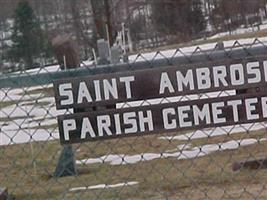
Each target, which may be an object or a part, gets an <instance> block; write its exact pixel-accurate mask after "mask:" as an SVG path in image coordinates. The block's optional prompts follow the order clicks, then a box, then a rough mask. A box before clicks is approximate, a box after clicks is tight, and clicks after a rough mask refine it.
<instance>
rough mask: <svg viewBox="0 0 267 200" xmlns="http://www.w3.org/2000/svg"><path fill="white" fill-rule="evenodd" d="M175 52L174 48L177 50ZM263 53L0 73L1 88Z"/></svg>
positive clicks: (262, 50) (238, 51)
mask: <svg viewBox="0 0 267 200" xmlns="http://www.w3.org/2000/svg"><path fill="white" fill-rule="evenodd" d="M177 51H178V50H177ZM263 55H267V46H265V45H263V44H262V45H260V46H258V45H257V46H251V47H247V48H245V47H242V46H241V47H240V46H239V47H237V48H231V49H225V50H215V49H213V50H210V51H195V52H193V53H192V54H191V55H184V56H183V55H181V56H174V57H171V58H159V59H152V60H145V61H136V62H129V63H119V64H115V65H99V66H86V67H81V68H76V69H69V70H64V71H58V72H47V73H39V74H38V73H36V74H29V73H20V74H3V75H1V76H0V89H1V88H18V87H31V86H37V85H45V84H50V83H52V82H53V81H55V80H58V79H63V78H71V77H82V76H87V75H96V74H106V73H115V72H123V71H135V70H140V69H147V68H156V67H163V66H172V65H181V64H193V63H199V62H208V61H222V60H225V59H233V60H234V59H242V58H245V57H253V56H263Z"/></svg>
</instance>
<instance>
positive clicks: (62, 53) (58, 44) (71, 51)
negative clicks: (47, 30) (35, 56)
mask: <svg viewBox="0 0 267 200" xmlns="http://www.w3.org/2000/svg"><path fill="white" fill-rule="evenodd" d="M52 46H53V50H54V54H55V57H56V59H57V60H58V63H59V64H60V67H61V69H65V68H67V69H71V68H76V67H79V66H80V57H79V50H78V45H77V44H76V43H75V42H74V41H73V40H72V38H71V37H70V36H67V35H63V36H61V35H60V36H57V37H55V38H54V39H53V40H52Z"/></svg>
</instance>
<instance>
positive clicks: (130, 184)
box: [69, 181, 138, 192]
mask: <svg viewBox="0 0 267 200" xmlns="http://www.w3.org/2000/svg"><path fill="white" fill-rule="evenodd" d="M137 184H138V182H136V181H132V182H126V183H117V184H113V185H108V184H99V185H93V186H88V187H75V188H71V189H70V190H69V191H70V192H75V191H82V190H95V189H110V188H117V187H127V186H132V185H137Z"/></svg>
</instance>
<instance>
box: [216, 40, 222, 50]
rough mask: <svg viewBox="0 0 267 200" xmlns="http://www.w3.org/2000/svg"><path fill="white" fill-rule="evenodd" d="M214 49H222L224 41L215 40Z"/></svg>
mask: <svg viewBox="0 0 267 200" xmlns="http://www.w3.org/2000/svg"><path fill="white" fill-rule="evenodd" d="M216 50H224V43H223V41H220V42H217V45H216Z"/></svg>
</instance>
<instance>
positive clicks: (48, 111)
mask: <svg viewBox="0 0 267 200" xmlns="http://www.w3.org/2000/svg"><path fill="white" fill-rule="evenodd" d="M259 40H260V41H261V42H262V43H267V37H264V38H259ZM253 42H254V39H242V40H240V41H239V43H240V44H242V45H250V44H252V43H253ZM234 43H235V41H234V40H233V41H227V42H225V47H226V48H227V47H232V46H233V45H234ZM215 46H216V43H209V44H203V45H200V46H199V47H200V48H201V49H202V50H211V49H213V48H214V47H215ZM196 47H197V46H192V47H185V48H181V49H180V50H181V51H182V52H183V53H184V54H186V55H190V54H192V52H194V51H195V49H196ZM175 52H176V50H175V49H172V50H166V51H162V52H161V53H162V55H163V56H164V57H173V56H179V55H175ZM156 55H157V54H156V53H146V54H143V55H142V57H140V56H137V55H133V56H130V61H132V62H137V61H140V60H141V59H146V60H151V59H155V58H157V56H156ZM155 56H156V57H155ZM87 64H90V63H89V62H88V63H87ZM55 71H59V66H50V67H46V68H43V69H33V70H28V71H27V72H26V73H29V74H34V73H50V72H55ZM46 90H52V84H50V85H45V86H37V87H30V88H20V89H11V90H9V89H2V90H1V91H0V101H1V102H3V103H4V106H3V105H2V108H1V111H0V114H1V119H2V120H0V126H1V137H0V142H1V145H10V144H20V143H28V142H35V141H47V140H57V139H58V138H59V134H58V129H57V120H56V116H57V115H60V114H64V113H66V112H71V111H66V110H61V111H58V110H56V107H55V101H54V97H53V95H51V94H50V96H49V95H45V93H43V92H42V91H46ZM229 95H235V91H223V92H213V93H208V94H203V95H188V96H183V97H173V98H166V99H164V100H162V99H154V100H150V101H146V102H145V103H144V102H143V101H137V102H131V103H127V104H124V103H122V104H118V105H117V108H126V107H137V106H141V105H142V106H144V105H149V104H158V103H159V102H161V103H168V102H177V101H187V100H196V99H203V98H211V97H213V98H214V97H223V96H229ZM3 103H2V104H3ZM265 128H266V127H265V124H264V123H262V124H243V125H237V126H230V127H217V128H213V129H207V130H196V131H194V132H190V133H186V134H183V135H181V134H179V135H177V136H171V137H161V136H159V137H158V139H159V140H180V141H183V142H184V143H185V144H184V145H182V146H186V147H187V148H183V149H179V148H177V150H178V151H177V152H176V151H175V150H168V152H163V154H154V153H153V152H150V153H146V152H144V154H142V155H141V154H140V155H139V154H138V155H131V156H128V155H106V156H105V155H104V156H102V157H100V158H88V159H85V160H81V161H77V163H98V162H102V160H103V159H104V158H105V159H104V160H105V162H108V163H110V164H127V163H136V162H139V161H142V160H153V159H156V158H168V157H178V158H179V159H186V158H192V157H196V156H198V157H200V156H204V155H207V154H209V153H211V152H214V151H218V150H220V151H222V150H227V149H237V148H239V147H240V146H247V145H252V144H255V143H257V141H256V140H255V139H253V138H251V139H247V140H244V141H239V142H238V141H229V142H226V143H222V144H221V146H222V148H221V149H218V144H211V145H206V146H205V145H204V146H201V149H202V150H203V149H204V150H205V152H204V153H203V154H199V149H200V148H198V147H193V148H191V147H190V144H189V146H188V140H194V139H205V138H207V137H209V138H210V137H216V136H222V135H227V134H229V133H230V134H234V133H240V132H246V131H257V130H261V129H265ZM262 141H265V138H263V139H262ZM237 144H240V145H237ZM181 150H182V152H181ZM169 151H173V152H172V153H170V152H169ZM122 157H123V158H124V160H123V161H122V159H121V158H122Z"/></svg>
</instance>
